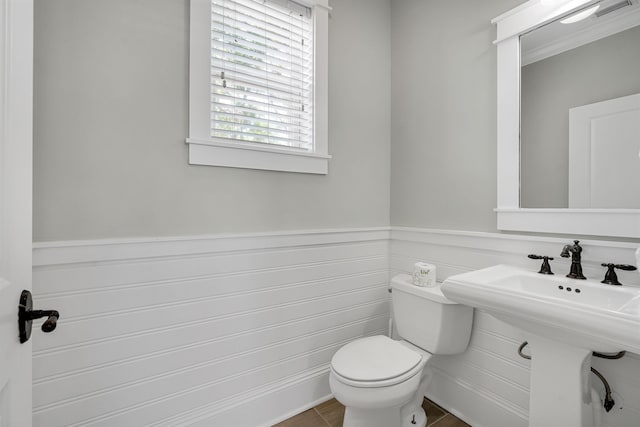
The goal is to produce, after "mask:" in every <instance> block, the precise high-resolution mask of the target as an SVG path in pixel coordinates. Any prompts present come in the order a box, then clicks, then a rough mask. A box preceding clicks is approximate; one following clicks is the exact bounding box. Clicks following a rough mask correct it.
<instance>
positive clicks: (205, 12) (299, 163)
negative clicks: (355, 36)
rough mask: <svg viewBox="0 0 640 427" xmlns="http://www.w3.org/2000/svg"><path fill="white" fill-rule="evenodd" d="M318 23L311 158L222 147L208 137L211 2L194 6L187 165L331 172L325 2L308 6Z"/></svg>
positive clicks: (194, 0) (278, 150)
mask: <svg viewBox="0 0 640 427" xmlns="http://www.w3.org/2000/svg"><path fill="white" fill-rule="evenodd" d="M302 3H303V4H305V5H307V6H309V7H311V8H313V19H314V94H313V98H314V108H313V112H314V125H313V128H314V131H313V133H314V135H313V138H314V140H313V146H314V152H313V153H301V152H300V151H299V150H297V149H287V148H286V147H274V148H272V149H271V148H270V147H260V146H258V145H255V144H243V143H237V144H236V143H229V144H226V143H220V142H219V141H215V140H213V139H212V138H211V136H210V134H209V133H210V118H209V110H210V99H209V96H210V88H209V84H210V82H209V80H210V64H209V58H210V52H209V45H208V43H204V42H203V40H205V41H208V40H209V39H210V34H209V33H210V25H211V23H210V17H211V0H191V29H190V55H189V137H188V138H187V139H186V142H187V144H188V147H189V164H192V165H207V166H223V167H234V168H245V169H260V170H273V171H282V172H298V173H310V174H319V175H326V174H328V171H329V160H330V159H331V156H330V155H329V154H328V153H329V131H328V129H329V109H328V106H329V53H328V52H329V32H328V27H329V11H330V10H331V8H330V7H329V5H328V2H327V0H305V1H303V2H302Z"/></svg>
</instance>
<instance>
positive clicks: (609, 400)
mask: <svg viewBox="0 0 640 427" xmlns="http://www.w3.org/2000/svg"><path fill="white" fill-rule="evenodd" d="M528 345H529V343H528V342H527V341H525V342H523V343H522V344H520V347H518V355H519V356H520V357H522V358H524V359H527V360H531V356H529V355H527V354H524V353H523V352H522V350H524V348H525V347H526V346H528ZM592 354H593V355H594V356H595V357H599V358H601V359H609V360H615V359H620V358H621V357H623V356H624V355H625V354H626V352H625V351H621V352H620V353H616V354H602V353H596V352H595V351H594V352H593V353H592ZM591 372H593V374H594V375H595V376H596V377H598V378H599V379H600V381H602V384H603V385H604V391H605V396H604V404H603V406H604V409H605V411H607V412H609V411H611V409H613V407H614V405H615V404H616V402H615V401H614V400H613V397H611V387H610V386H609V382H608V381H607V380H606V378H605V377H604V376H602V374H601V373H600V372H598V371H597V370H596V369H595V368H593V367H592V368H591Z"/></svg>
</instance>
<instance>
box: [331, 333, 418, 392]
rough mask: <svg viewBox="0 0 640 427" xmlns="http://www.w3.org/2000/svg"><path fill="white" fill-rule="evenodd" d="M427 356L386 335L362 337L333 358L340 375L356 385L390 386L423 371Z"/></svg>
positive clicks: (337, 374)
mask: <svg viewBox="0 0 640 427" xmlns="http://www.w3.org/2000/svg"><path fill="white" fill-rule="evenodd" d="M424 359H425V358H424V357H423V356H422V355H421V354H419V353H418V352H416V351H413V350H412V349H410V348H408V347H407V346H405V345H402V344H400V343H399V342H398V341H394V340H392V339H390V338H388V337H386V336H384V335H376V336H373V337H366V338H361V339H358V340H356V341H353V342H351V343H349V344H347V345H345V346H344V347H342V348H341V349H340V350H338V351H337V352H336V354H335V355H334V356H333V358H332V359H331V371H332V373H333V374H334V375H335V377H336V379H337V380H338V381H340V382H341V383H343V384H346V385H350V386H352V387H363V388H367V387H389V386H392V385H395V384H399V383H402V382H404V381H406V380H408V379H409V378H411V377H413V376H414V375H416V374H418V373H420V372H421V371H422V368H423V367H424V362H425V360H424Z"/></svg>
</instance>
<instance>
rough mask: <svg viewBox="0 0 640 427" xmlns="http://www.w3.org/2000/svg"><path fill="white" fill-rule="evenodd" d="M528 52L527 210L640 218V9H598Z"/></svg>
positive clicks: (528, 38) (544, 33) (523, 192)
mask: <svg viewBox="0 0 640 427" xmlns="http://www.w3.org/2000/svg"><path fill="white" fill-rule="evenodd" d="M594 8H595V9H597V10H590V9H594ZM589 12H592V14H591V15H590V16H588V17H586V19H583V20H580V21H578V22H574V23H566V22H567V21H571V17H574V16H577V15H578V14H580V13H582V14H586V13H589ZM568 18H569V19H568ZM520 49H521V56H520V58H521V64H520V65H521V69H520V106H521V109H520V207H522V208H571V209H578V208H579V209H591V208H597V209H640V71H638V70H640V1H639V0H604V1H601V2H598V3H597V4H596V5H595V6H594V4H593V3H590V4H588V5H586V6H584V7H583V8H579V9H577V10H574V11H572V12H571V13H570V14H568V15H563V16H560V17H559V18H558V19H556V20H554V21H552V22H550V23H547V24H545V25H543V26H541V27H538V28H535V29H533V30H532V31H529V32H526V33H524V34H522V35H521V36H520Z"/></svg>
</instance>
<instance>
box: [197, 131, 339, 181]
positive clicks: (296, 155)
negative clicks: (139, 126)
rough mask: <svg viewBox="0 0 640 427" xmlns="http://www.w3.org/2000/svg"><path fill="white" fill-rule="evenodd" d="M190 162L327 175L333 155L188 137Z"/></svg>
mask: <svg viewBox="0 0 640 427" xmlns="http://www.w3.org/2000/svg"><path fill="white" fill-rule="evenodd" d="M187 144H189V164H191V165H206V166H223V167H230V168H244V169H261V170H272V171H281V172H297V173H310V174H318V175H326V174H327V173H328V171H329V159H331V156H329V155H324V154H317V153H307V152H296V151H291V150H287V149H280V148H272V147H256V146H251V145H241V144H226V143H220V142H216V141H210V140H198V139H193V138H187Z"/></svg>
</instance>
